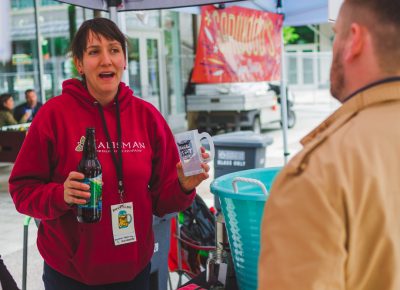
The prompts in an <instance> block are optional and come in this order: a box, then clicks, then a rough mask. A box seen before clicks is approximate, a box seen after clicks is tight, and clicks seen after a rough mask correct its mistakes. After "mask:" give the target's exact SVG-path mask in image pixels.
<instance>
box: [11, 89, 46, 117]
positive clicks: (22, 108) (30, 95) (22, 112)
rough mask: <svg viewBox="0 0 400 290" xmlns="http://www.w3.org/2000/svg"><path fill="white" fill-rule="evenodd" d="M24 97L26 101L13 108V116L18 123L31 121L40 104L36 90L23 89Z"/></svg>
mask: <svg viewBox="0 0 400 290" xmlns="http://www.w3.org/2000/svg"><path fill="white" fill-rule="evenodd" d="M25 99H26V102H25V103H23V104H21V105H19V106H17V107H16V108H15V110H14V118H15V120H17V121H18V122H19V123H26V122H32V120H33V118H34V117H35V115H36V114H37V112H38V111H39V109H40V107H41V106H42V103H41V102H38V98H37V95H36V92H35V91H34V90H32V89H28V90H26V91H25Z"/></svg>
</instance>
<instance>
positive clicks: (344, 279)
mask: <svg viewBox="0 0 400 290" xmlns="http://www.w3.org/2000/svg"><path fill="white" fill-rule="evenodd" d="M302 144H303V145H304V149H303V150H302V151H301V152H300V153H299V154H297V155H296V156H295V157H294V158H293V159H292V160H291V161H290V162H289V164H288V165H287V166H286V167H285V168H284V170H283V171H282V172H281V174H280V175H279V176H278V177H277V180H276V182H275V183H274V185H273V187H272V190H271V196H270V198H269V199H268V201H267V204H266V206H265V210H264V217H263V223H262V230H261V231H262V234H261V236H262V237H261V252H260V261H259V281H258V282H259V289H260V290H277V289H279V290H291V289H296V290H341V289H348V290H399V289H400V81H396V82H390V83H386V84H381V85H377V86H375V87H372V88H370V89H368V90H365V91H363V92H361V93H359V94H358V95H356V96H354V97H353V98H351V99H350V100H349V101H347V102H346V103H345V104H343V106H341V107H340V108H339V109H338V110H337V111H336V112H335V113H334V114H332V115H331V116H330V117H329V118H328V119H327V120H326V121H324V122H323V123H322V124H321V125H320V126H319V127H317V128H316V129H315V130H313V131H312V132H311V133H310V134H309V135H308V136H306V137H305V138H304V139H303V140H302Z"/></svg>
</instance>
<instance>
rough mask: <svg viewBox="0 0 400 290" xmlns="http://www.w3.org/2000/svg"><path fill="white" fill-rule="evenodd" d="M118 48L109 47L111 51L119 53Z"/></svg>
mask: <svg viewBox="0 0 400 290" xmlns="http://www.w3.org/2000/svg"><path fill="white" fill-rule="evenodd" d="M119 51H120V50H119V48H111V52H112V53H119Z"/></svg>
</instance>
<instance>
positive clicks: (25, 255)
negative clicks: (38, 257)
mask: <svg viewBox="0 0 400 290" xmlns="http://www.w3.org/2000/svg"><path fill="white" fill-rule="evenodd" d="M30 221H31V217H25V220H24V244H23V254H22V290H26V278H27V277H26V276H27V272H28V271H27V268H28V228H29V223H30Z"/></svg>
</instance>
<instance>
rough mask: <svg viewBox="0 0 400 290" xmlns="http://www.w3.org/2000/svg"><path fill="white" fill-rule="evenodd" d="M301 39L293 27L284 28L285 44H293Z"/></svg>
mask: <svg viewBox="0 0 400 290" xmlns="http://www.w3.org/2000/svg"><path fill="white" fill-rule="evenodd" d="M299 38H300V35H299V34H298V33H297V32H296V28H294V27H293V26H286V27H283V42H284V44H293V43H296V41H297V40H298V39H299Z"/></svg>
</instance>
